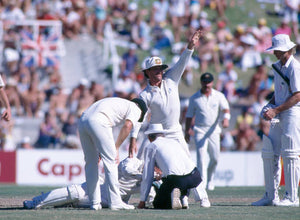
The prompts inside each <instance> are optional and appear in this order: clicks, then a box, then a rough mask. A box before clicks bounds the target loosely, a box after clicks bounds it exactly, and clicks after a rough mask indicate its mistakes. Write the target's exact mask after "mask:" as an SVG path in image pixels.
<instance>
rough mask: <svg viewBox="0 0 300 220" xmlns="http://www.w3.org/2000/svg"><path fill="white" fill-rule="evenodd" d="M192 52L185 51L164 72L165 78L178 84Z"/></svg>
mask: <svg viewBox="0 0 300 220" xmlns="http://www.w3.org/2000/svg"><path fill="white" fill-rule="evenodd" d="M193 52H194V50H189V49H185V51H183V53H182V54H181V56H180V59H179V60H178V61H177V63H176V64H175V65H174V66H173V67H172V68H171V69H169V70H168V71H167V72H166V77H168V78H170V79H171V80H173V81H174V82H176V83H177V84H178V83H179V81H180V78H181V76H182V74H183V72H184V70H185V68H186V66H187V64H188V62H189V60H190V58H191V56H192V54H193Z"/></svg>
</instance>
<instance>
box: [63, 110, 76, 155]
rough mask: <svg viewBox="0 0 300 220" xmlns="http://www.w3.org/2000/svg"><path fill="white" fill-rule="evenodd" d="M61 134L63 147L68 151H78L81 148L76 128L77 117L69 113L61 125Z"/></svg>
mask: <svg viewBox="0 0 300 220" xmlns="http://www.w3.org/2000/svg"><path fill="white" fill-rule="evenodd" d="M62 133H63V135H64V141H63V147H64V148H68V149H79V148H80V147H81V145H80V140H79V134H78V127H77V115H76V114H74V113H70V114H69V115H68V118H67V120H66V121H65V122H63V124H62Z"/></svg>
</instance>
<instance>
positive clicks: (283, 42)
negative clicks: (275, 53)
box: [266, 34, 296, 52]
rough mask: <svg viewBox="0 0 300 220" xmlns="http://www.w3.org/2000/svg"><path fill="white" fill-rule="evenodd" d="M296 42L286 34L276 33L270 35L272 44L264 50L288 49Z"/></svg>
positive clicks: (284, 50)
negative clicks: (272, 35)
mask: <svg viewBox="0 0 300 220" xmlns="http://www.w3.org/2000/svg"><path fill="white" fill-rule="evenodd" d="M295 46H296V44H295V43H294V42H292V41H291V40H290V37H289V35H287V34H277V35H275V36H274V37H272V46H271V47H269V48H268V49H266V51H272V50H279V51H283V52H286V51H289V50H290V49H292V48H294V47H295Z"/></svg>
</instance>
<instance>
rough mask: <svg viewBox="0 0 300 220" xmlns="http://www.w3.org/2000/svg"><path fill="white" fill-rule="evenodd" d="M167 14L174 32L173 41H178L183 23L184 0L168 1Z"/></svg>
mask: <svg viewBox="0 0 300 220" xmlns="http://www.w3.org/2000/svg"><path fill="white" fill-rule="evenodd" d="M169 4H170V5H169V14H170V18H171V26H172V29H173V33H174V40H175V42H179V41H180V40H181V33H182V27H183V25H184V18H185V11H186V7H188V6H187V5H186V1H185V0H177V1H169Z"/></svg>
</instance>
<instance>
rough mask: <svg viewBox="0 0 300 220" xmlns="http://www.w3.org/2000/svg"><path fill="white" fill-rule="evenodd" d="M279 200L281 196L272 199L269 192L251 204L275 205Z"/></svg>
mask: <svg viewBox="0 0 300 220" xmlns="http://www.w3.org/2000/svg"><path fill="white" fill-rule="evenodd" d="M278 202H279V198H278V197H276V198H275V199H273V200H272V199H270V198H269V197H268V195H267V193H265V194H264V196H263V197H262V198H261V199H260V200H258V201H256V202H252V203H251V205H252V206H274V205H276V204H277V203H278Z"/></svg>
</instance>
